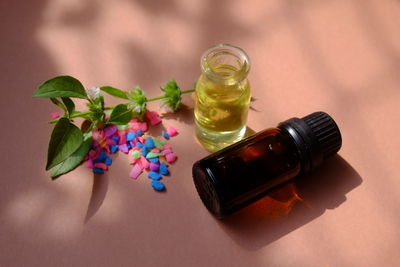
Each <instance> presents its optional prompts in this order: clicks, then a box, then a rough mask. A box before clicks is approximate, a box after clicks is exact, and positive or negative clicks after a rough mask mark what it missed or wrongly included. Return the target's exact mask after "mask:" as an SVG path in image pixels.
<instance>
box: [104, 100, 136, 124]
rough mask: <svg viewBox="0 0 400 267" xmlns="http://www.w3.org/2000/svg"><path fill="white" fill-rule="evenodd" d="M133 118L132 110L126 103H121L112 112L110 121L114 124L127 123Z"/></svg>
mask: <svg viewBox="0 0 400 267" xmlns="http://www.w3.org/2000/svg"><path fill="white" fill-rule="evenodd" d="M131 119H132V110H131V109H128V107H127V105H126V104H119V105H117V106H115V108H114V110H113V111H112V112H111V115H110V119H109V120H108V123H114V124H127V123H128V122H129V121H130V120H131Z"/></svg>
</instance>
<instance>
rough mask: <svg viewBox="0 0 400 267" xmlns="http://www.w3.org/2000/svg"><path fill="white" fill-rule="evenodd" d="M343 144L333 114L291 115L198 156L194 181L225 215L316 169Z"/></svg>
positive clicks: (210, 206) (211, 208) (205, 198)
mask: <svg viewBox="0 0 400 267" xmlns="http://www.w3.org/2000/svg"><path fill="white" fill-rule="evenodd" d="M341 144H342V138H341V134H340V131H339V128H338V126H337V125H336V123H335V122H334V120H333V119H332V118H331V117H330V116H329V115H328V114H326V113H324V112H315V113H312V114H310V115H308V116H306V117H304V118H302V119H299V118H292V119H289V120H287V121H284V122H282V123H280V124H279V125H278V127H277V128H270V129H267V130H264V131H261V132H259V133H257V134H255V135H253V136H250V137H248V138H246V139H244V140H242V141H240V142H237V143H235V144H233V145H231V146H228V147H226V148H224V149H222V150H220V151H217V152H215V153H214V154H211V155H209V156H207V157H205V158H203V159H201V160H199V161H197V162H196V163H195V164H194V165H193V179H194V183H195V186H196V189H197V191H198V193H199V195H200V198H201V199H202V201H203V203H204V204H205V206H206V207H207V209H208V210H209V211H210V212H211V213H212V214H213V215H215V216H216V217H218V218H222V217H224V216H226V215H228V214H230V213H232V212H234V211H237V210H239V209H240V208H242V207H244V206H247V205H248V204H250V203H252V202H254V201H256V200H258V199H259V198H261V197H263V196H264V195H265V194H267V193H268V192H269V191H270V190H271V189H273V188H274V187H276V186H278V185H280V184H283V183H285V182H287V181H289V180H290V179H292V178H294V177H296V176H298V175H299V174H304V173H307V172H309V171H311V170H312V169H314V168H315V167H317V166H318V165H320V164H321V163H322V162H323V161H324V159H326V158H328V157H330V156H332V155H334V154H335V153H336V152H337V151H339V149H340V147H341Z"/></svg>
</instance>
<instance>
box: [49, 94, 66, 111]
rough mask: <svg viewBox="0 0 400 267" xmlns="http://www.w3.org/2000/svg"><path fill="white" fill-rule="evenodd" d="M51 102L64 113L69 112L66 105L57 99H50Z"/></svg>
mask: <svg viewBox="0 0 400 267" xmlns="http://www.w3.org/2000/svg"><path fill="white" fill-rule="evenodd" d="M50 100H51V102H53V104H54V105H56V106H58V107H59V108H61V109H62V110H64V112H67V108H66V107H65V105H64V104H63V103H62V102H61V101H60V100H58V99H57V98H54V97H52V98H50Z"/></svg>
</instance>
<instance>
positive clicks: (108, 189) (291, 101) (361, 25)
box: [0, 0, 400, 266]
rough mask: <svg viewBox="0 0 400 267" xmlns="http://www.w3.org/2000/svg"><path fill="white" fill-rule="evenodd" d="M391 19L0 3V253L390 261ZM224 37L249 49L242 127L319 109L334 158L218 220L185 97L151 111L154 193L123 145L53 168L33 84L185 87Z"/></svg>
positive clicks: (220, 7)
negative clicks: (159, 124)
mask: <svg viewBox="0 0 400 267" xmlns="http://www.w3.org/2000/svg"><path fill="white" fill-rule="evenodd" d="M399 29H400V2H399V1H395V0H381V1H378V0H376V1H372V0H362V1H361V0H348V1H344V0H343V1H340V0H339V1H332V0H331V1H322V0H307V1H306V0H297V1H282V0H280V1H278V0H276V1H264V0H259V1H226V0H224V1H212V0H203V1H200V0H196V1H185V0H175V1H128V0H113V1H111V0H110V1H100V0H86V1H81V0H53V1H44V0H35V1H21V0H12V1H11V0H3V1H1V2H0V32H1V36H2V41H1V44H0V47H1V49H0V58H1V61H0V69H1V76H0V77H1V86H2V91H1V92H2V97H1V98H0V101H1V106H0V107H1V112H0V116H1V122H2V129H1V138H0V142H1V151H2V153H1V155H0V163H1V179H0V247H1V249H0V265H1V266H399V265H400V257H399V245H400V230H399V229H400V215H399V214H400V213H399V211H400V208H399V207H400V198H399V193H400V182H399V181H400V179H399V178H400V174H399V170H398V169H399V168H398V165H399V158H400V141H399V140H400V138H399V132H400V126H399V118H400V108H399V107H400V90H399V89H400V75H399V74H400V73H399V70H400V34H399V33H400V32H399ZM222 42H224V43H231V44H235V45H238V46H240V47H242V48H244V49H245V50H246V51H247V52H248V54H249V56H250V58H251V59H252V63H253V64H252V70H251V74H250V81H251V84H252V94H253V97H254V98H255V99H256V101H254V102H253V103H252V106H253V108H254V110H252V111H251V112H250V114H249V120H248V126H249V127H250V128H251V129H253V130H254V131H259V130H262V129H264V128H266V127H271V126H275V125H276V124H277V123H278V122H280V121H282V120H285V119H288V118H290V117H293V116H300V117H301V116H305V115H307V114H309V113H311V112H314V111H318V110H323V111H326V112H328V113H329V114H331V115H332V116H333V117H334V118H335V120H336V121H337V123H338V124H339V126H340V128H341V131H342V135H343V147H342V149H341V151H340V153H339V154H340V156H337V157H335V158H333V159H332V160H330V161H329V162H327V164H326V165H325V166H324V167H322V168H320V169H318V170H317V171H315V172H314V173H312V174H311V175H309V176H308V177H306V178H307V179H303V180H301V181H299V182H296V183H293V184H291V185H288V186H287V187H285V188H283V189H281V190H280V191H279V192H275V193H273V194H271V195H270V196H268V197H266V198H264V199H262V200H261V201H259V202H257V203H256V204H254V205H252V206H251V207H249V208H247V209H245V210H243V211H241V212H239V213H238V214H235V215H234V216H232V217H231V218H229V219H228V220H226V221H223V222H222V221H218V220H216V219H214V218H213V217H212V216H211V215H210V214H209V213H208V212H207V210H206V209H205V208H204V206H203V205H202V203H201V201H200V199H199V197H198V195H197V193H196V191H195V188H194V185H193V182H192V177H191V166H192V164H193V163H194V161H196V160H198V159H200V158H202V157H203V156H205V155H207V152H206V151H205V150H203V149H202V148H201V147H200V146H199V145H198V144H197V143H196V141H195V139H194V137H193V130H194V129H193V117H192V108H193V100H192V99H191V97H190V95H185V96H184V97H183V102H184V104H185V105H186V107H185V108H184V109H183V110H182V111H180V112H179V113H177V114H175V115H170V114H165V115H164V126H169V125H172V126H175V127H176V128H178V129H179V131H180V134H179V135H178V136H177V137H175V138H174V139H172V140H171V141H170V144H171V145H172V146H173V148H174V150H175V151H176V153H177V154H178V156H179V160H178V161H177V162H176V164H174V165H173V166H172V167H171V172H172V176H171V177H170V178H168V179H166V180H165V183H166V186H167V191H166V192H165V193H156V192H154V191H153V190H152V189H151V187H150V186H149V184H148V183H149V180H148V179H147V178H146V177H145V176H142V177H141V178H140V179H138V180H137V181H134V180H131V179H130V178H129V177H128V173H129V170H130V166H129V164H128V159H127V157H126V156H125V155H124V154H119V155H118V156H117V157H115V158H114V163H113V165H112V166H111V170H110V171H109V172H108V173H107V174H106V175H103V176H97V177H93V174H92V173H91V172H90V171H89V170H88V169H86V168H84V167H80V168H78V169H77V170H75V171H74V172H72V173H70V174H68V175H66V176H63V177H61V178H60V179H58V180H56V181H53V182H52V181H51V180H50V178H49V174H48V173H46V172H45V171H44V166H45V159H46V153H47V144H48V139H49V136H50V133H51V126H50V125H48V124H47V120H48V119H49V113H50V112H52V111H54V110H55V107H54V106H53V105H52V104H51V103H50V101H47V100H45V99H32V98H31V95H32V93H33V92H34V90H35V88H36V87H37V86H38V85H39V84H40V83H42V82H43V81H45V80H47V79H49V78H51V77H53V76H56V75H60V74H68V75H72V76H74V77H76V78H78V79H80V80H81V81H82V83H83V84H84V85H85V86H86V87H92V86H96V85H112V86H115V87H118V88H122V89H126V90H127V89H133V88H134V86H135V85H136V84H139V85H141V86H142V87H143V88H144V89H145V90H146V92H147V94H148V96H155V95H157V94H158V93H159V89H158V87H159V85H161V84H163V83H164V82H165V81H166V80H168V79H170V78H175V79H176V80H177V81H178V83H179V84H180V85H181V86H182V88H184V89H190V88H191V87H192V85H193V82H194V81H195V80H196V79H197V77H198V75H199V59H200V55H201V53H202V52H203V51H204V50H205V49H206V48H208V47H209V46H211V45H214V44H217V43H222ZM113 101H114V100H111V99H109V98H108V103H110V104H113V103H116V101H114V102H113ZM82 107H83V105H81V106H80V108H82ZM150 108H152V109H156V108H157V104H152V105H150ZM160 130H161V129H160V128H157V129H155V132H154V133H155V134H157V133H159V131H160ZM295 193H296V194H295Z"/></svg>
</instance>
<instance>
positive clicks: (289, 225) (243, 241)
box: [218, 155, 362, 250]
mask: <svg viewBox="0 0 400 267" xmlns="http://www.w3.org/2000/svg"><path fill="white" fill-rule="evenodd" d="M361 183H362V178H361V176H360V175H359V174H358V173H357V171H356V170H354V169H353V168H352V167H351V165H350V164H348V163H347V162H346V161H345V160H344V159H343V158H342V157H340V156H339V155H336V156H334V157H332V158H331V159H329V160H327V161H326V162H325V163H324V165H323V166H321V167H320V168H318V169H316V170H315V171H313V172H312V173H310V174H308V175H304V176H300V177H298V178H296V179H294V180H293V181H291V182H290V183H286V184H284V185H282V186H280V187H278V188H276V189H274V190H272V191H271V192H270V193H268V194H267V195H266V196H265V197H263V198H262V199H260V200H258V201H257V202H255V203H253V204H252V205H250V206H248V207H246V208H244V209H242V210H240V211H238V212H236V213H235V214H232V215H231V216H229V217H228V218H226V219H223V220H219V221H218V223H219V225H220V227H221V228H222V229H223V230H224V231H225V232H226V233H227V234H228V235H229V236H230V237H231V238H232V239H233V240H234V241H235V242H236V243H238V244H239V245H240V246H242V247H244V248H245V249H248V250H257V249H259V248H261V247H264V246H266V245H268V244H270V243H271V242H273V241H275V240H278V239H279V238H281V237H283V236H285V235H287V234H289V233H290V232H292V231H294V230H296V229H297V228H299V227H301V226H303V225H305V224H307V223H308V222H310V221H312V220H314V219H316V218H318V217H319V216H321V215H322V214H323V213H324V212H325V210H327V209H335V208H337V207H339V206H340V205H341V204H342V203H343V202H345V201H346V194H347V193H348V192H350V191H351V190H353V189H354V188H356V187H357V186H359V185H360V184H361Z"/></svg>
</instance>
